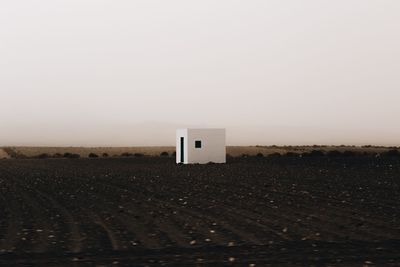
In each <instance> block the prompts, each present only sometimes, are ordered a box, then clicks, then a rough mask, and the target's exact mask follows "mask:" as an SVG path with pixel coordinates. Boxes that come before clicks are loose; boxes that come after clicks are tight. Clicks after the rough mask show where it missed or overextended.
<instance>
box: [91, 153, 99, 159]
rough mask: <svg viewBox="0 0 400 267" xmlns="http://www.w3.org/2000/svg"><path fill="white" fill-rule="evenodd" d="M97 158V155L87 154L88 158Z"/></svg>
mask: <svg viewBox="0 0 400 267" xmlns="http://www.w3.org/2000/svg"><path fill="white" fill-rule="evenodd" d="M98 157H99V156H97V154H95V153H90V154H89V158H98Z"/></svg>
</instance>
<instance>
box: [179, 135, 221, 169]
mask: <svg viewBox="0 0 400 267" xmlns="http://www.w3.org/2000/svg"><path fill="white" fill-rule="evenodd" d="M209 162H213V163H225V162H226V145H225V129H178V130H177V131H176V163H184V164H193V163H200V164H205V163H209Z"/></svg>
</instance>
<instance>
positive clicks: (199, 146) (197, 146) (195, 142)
mask: <svg viewBox="0 0 400 267" xmlns="http://www.w3.org/2000/svg"><path fill="white" fill-rule="evenodd" d="M194 147H195V148H201V141H199V140H196V141H194Z"/></svg>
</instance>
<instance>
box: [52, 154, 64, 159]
mask: <svg viewBox="0 0 400 267" xmlns="http://www.w3.org/2000/svg"><path fill="white" fill-rule="evenodd" d="M62 156H63V155H61V154H60V153H55V154H54V155H53V158H62Z"/></svg>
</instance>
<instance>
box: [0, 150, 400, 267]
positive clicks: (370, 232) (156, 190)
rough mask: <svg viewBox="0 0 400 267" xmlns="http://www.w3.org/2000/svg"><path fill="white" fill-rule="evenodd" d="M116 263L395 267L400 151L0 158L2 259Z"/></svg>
mask: <svg viewBox="0 0 400 267" xmlns="http://www.w3.org/2000/svg"><path fill="white" fill-rule="evenodd" d="M112 264H114V265H128V266H131V265H134V266H142V265H143V266H159V265H168V266H177V265H178V266H188V265H196V266H198V265H200V266H201V265H207V266H226V265H234V266H312V265H314V266H365V265H376V266H400V161H399V160H398V159H376V158H373V157H367V156H365V157H354V158H351V157H350V158H349V157H348V158H335V159H330V158H327V157H320V158H290V157H280V158H279V157H278V158H260V159H258V158H246V159H232V160H230V162H229V163H228V164H223V165H215V164H209V165H191V166H182V165H176V164H175V163H174V160H173V159H171V158H146V157H145V158H126V159H123V158H119V159H118V158H110V159H47V160H4V161H0V265H4V266H12V265H29V266H30V265H48V266H81V265H82V266H86V265H87V266H92V265H112ZM253 264H254V265H253Z"/></svg>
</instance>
